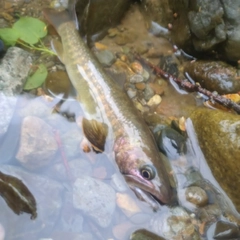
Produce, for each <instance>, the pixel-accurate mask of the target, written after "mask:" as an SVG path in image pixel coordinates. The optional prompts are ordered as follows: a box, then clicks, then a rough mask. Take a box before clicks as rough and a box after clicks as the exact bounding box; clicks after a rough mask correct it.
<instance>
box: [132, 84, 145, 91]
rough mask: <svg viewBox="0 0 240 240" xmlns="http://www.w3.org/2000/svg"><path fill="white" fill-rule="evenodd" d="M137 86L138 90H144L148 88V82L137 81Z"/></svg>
mask: <svg viewBox="0 0 240 240" xmlns="http://www.w3.org/2000/svg"><path fill="white" fill-rule="evenodd" d="M135 87H136V88H137V89H138V90H141V91H142V90H144V89H145V88H146V84H145V83H136V84H135Z"/></svg>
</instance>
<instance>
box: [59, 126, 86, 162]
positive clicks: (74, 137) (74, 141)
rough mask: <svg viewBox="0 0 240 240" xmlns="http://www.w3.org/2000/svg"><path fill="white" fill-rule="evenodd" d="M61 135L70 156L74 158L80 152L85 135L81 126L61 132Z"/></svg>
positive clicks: (66, 151)
mask: <svg viewBox="0 0 240 240" xmlns="http://www.w3.org/2000/svg"><path fill="white" fill-rule="evenodd" d="M60 137H61V140H62V144H63V147H64V150H65V153H66V155H67V157H68V158H72V157H75V156H77V155H79V154H80V143H81V140H82V138H83V135H82V133H81V132H80V130H79V128H77V127H72V128H71V129H69V131H67V132H65V133H63V134H61V136H60Z"/></svg>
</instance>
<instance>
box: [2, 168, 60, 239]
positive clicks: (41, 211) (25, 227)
mask: <svg viewBox="0 0 240 240" xmlns="http://www.w3.org/2000/svg"><path fill="white" fill-rule="evenodd" d="M1 171H2V172H3V173H5V174H9V175H11V176H14V177H16V178H18V179H20V180H21V181H22V182H23V183H24V184H25V185H26V186H27V188H28V189H29V191H30V192H31V193H32V194H33V196H34V198H35V200H36V202H37V218H36V219H35V220H34V221H32V220H31V219H30V218H29V215H27V214H21V215H19V216H18V215H16V214H15V213H13V212H12V211H11V210H10V209H9V207H8V206H7V205H6V204H4V205H3V204H2V201H0V205H1V216H0V221H1V223H2V224H4V226H5V227H6V229H5V230H6V233H7V238H12V237H14V236H16V235H21V236H27V234H29V233H28V232H31V233H32V232H33V233H34V234H35V236H36V234H37V233H38V232H40V231H42V232H45V231H46V232H48V231H50V230H52V228H53V227H54V226H55V223H56V221H57V220H58V217H59V214H60V209H61V207H62V196H61V195H62V191H63V187H62V186H61V185H60V184H59V183H58V182H56V181H54V180H51V179H49V178H47V177H44V176H40V175H37V174H32V173H29V172H26V171H24V170H22V169H21V168H19V167H15V166H10V165H2V166H1ZM9 219H11V225H9ZM25 234H26V235H25ZM31 239H33V237H31Z"/></svg>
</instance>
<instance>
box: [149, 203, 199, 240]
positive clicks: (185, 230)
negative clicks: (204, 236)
mask: <svg viewBox="0 0 240 240" xmlns="http://www.w3.org/2000/svg"><path fill="white" fill-rule="evenodd" d="M167 211H168V212H166V211H165V214H164V215H163V214H160V215H159V216H156V218H152V220H151V223H150V224H151V225H152V229H153V231H154V232H155V233H159V234H163V236H164V237H165V238H166V239H193V240H200V239H201V238H200V235H199V233H198V232H197V230H196V229H195V226H194V224H193V223H192V221H191V220H192V219H191V216H190V215H189V213H188V212H187V211H186V210H185V209H184V208H182V207H173V208H171V209H168V210H167Z"/></svg>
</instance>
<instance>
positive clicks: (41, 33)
mask: <svg viewBox="0 0 240 240" xmlns="http://www.w3.org/2000/svg"><path fill="white" fill-rule="evenodd" d="M13 29H14V30H16V31H17V32H18V33H19V36H20V37H19V38H20V39H21V40H22V41H24V42H26V43H28V44H30V45H33V44H36V43H37V42H39V39H40V38H43V37H45V36H46V35H47V28H46V24H45V23H44V22H42V21H40V20H38V19H36V18H32V17H22V18H20V19H19V20H18V21H17V22H15V23H14V25H13Z"/></svg>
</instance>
